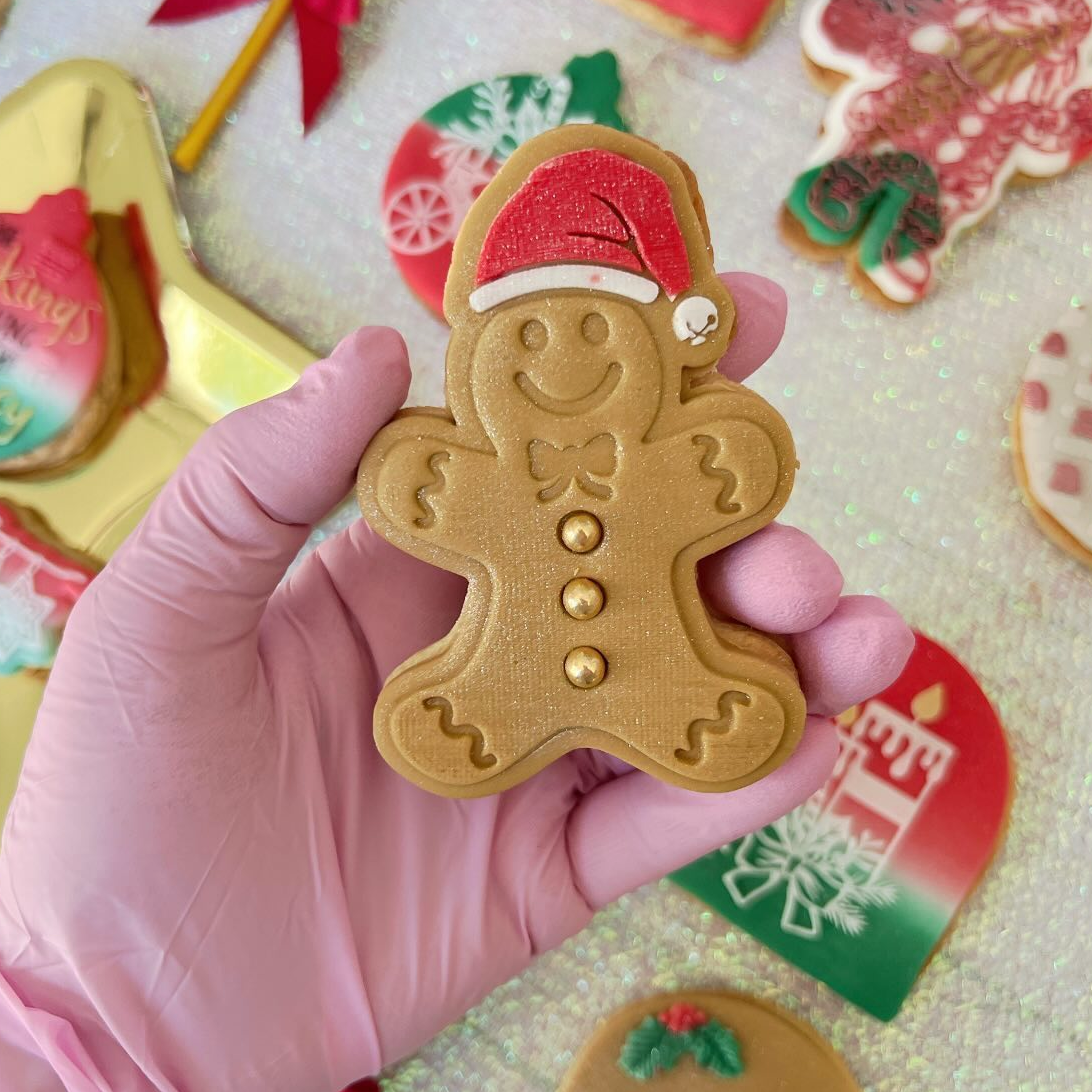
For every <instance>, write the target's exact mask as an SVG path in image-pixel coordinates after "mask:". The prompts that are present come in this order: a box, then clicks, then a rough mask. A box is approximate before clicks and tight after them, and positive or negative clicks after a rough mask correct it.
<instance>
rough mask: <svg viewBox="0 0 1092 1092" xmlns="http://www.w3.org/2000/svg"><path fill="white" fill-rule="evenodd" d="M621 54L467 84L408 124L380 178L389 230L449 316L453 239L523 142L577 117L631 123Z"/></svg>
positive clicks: (410, 271)
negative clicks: (621, 105)
mask: <svg viewBox="0 0 1092 1092" xmlns="http://www.w3.org/2000/svg"><path fill="white" fill-rule="evenodd" d="M621 92H622V83H621V80H620V78H619V76H618V60H617V58H616V57H615V56H614V54H613V53H610V52H608V51H604V52H602V53H596V54H595V55H594V56H591V57H573V59H572V60H571V61H569V63H568V64H567V65H565V67H564V68H563V69H562V70H561V72H560V73H558V74H557V75H553V76H538V75H518V76H500V77H498V78H497V79H493V80H485V81H483V82H481V83H476V84H472V85H471V86H470V87H464V88H463V89H462V90H460V91H456V92H455V93H454V94H452V95H448V96H447V98H445V99H443V100H442V101H440V102H438V103H437V104H436V105H435V106H433V107H432V108H431V109H429V110H428V111H426V112H425V114H424V115H423V116H422V117H421V119H420V120H419V121H416V122H414V124H413V125H411V126H410V128H409V129H408V130H407V131H406V133H405V135H404V136H403V137H402V140H401V142H400V143H399V145H398V147H397V148H396V149H395V152H394V156H393V157H392V159H391V164H390V167H389V168H388V170H387V177H386V180H385V182H384V184H383V230H384V235H385V237H386V240H387V246H388V248H389V249H390V252H391V256H392V257H393V258H394V261H395V264H397V266H398V269H399V271H400V272H401V274H402V276H403V278H404V279H405V281H406V284H408V285H409V287H410V288H411V289H412V290H413V292H414V294H415V295H416V296H417V297H418V298H419V299H420V300H421V301H422V302H423V303H425V304H426V305H427V306H428V307H429V308H430V309H431V310H432V311H434V312H435V313H436V315H437V316H438V317H440V318H443V312H444V281H445V280H446V279H447V271H448V267H449V266H450V265H451V253H452V247H453V246H454V243H455V236H456V235H457V234H458V232H459V227H460V225H461V224H462V222H463V219H464V217H465V216H466V214H467V211H468V210H469V209H470V206H471V204H473V202H474V199H475V198H476V197H477V196H478V194H480V193H481V192H482V190H483V189H484V188H485V186H486V184H487V183H488V182H489V180H490V179H491V178H492V177H493V176H494V175H495V174H496V173H497V170H498V169H499V168H500V165H501V164H502V163H503V162H504V161H505V160H506V159H507V158H508V156H509V155H511V154H512V152H513V151H514V150H515V148H516V147H517V146H518V145H520V144H521V143H523V141H525V140H528V139H530V138H531V137H533V136H537V135H538V134H539V133H543V132H545V131H546V130H547V129H553V128H554V127H556V126H558V125H566V124H569V123H572V122H596V123H598V124H600V125H609V126H611V127H612V128H615V129H625V127H626V126H625V122H623V120H622V117H621V115H620V114H619V113H618V98H619V96H620V94H621Z"/></svg>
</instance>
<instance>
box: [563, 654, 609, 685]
mask: <svg viewBox="0 0 1092 1092" xmlns="http://www.w3.org/2000/svg"><path fill="white" fill-rule="evenodd" d="M606 676H607V661H606V660H605V659H604V658H603V653H602V652H600V651H599V649H597V648H591V647H590V646H589V645H581V646H580V647H579V648H574V649H573V650H572V651H571V652H570V653H569V654H568V655H567V656H566V657H565V677H566V678H567V679H568V680H569V682H571V683H572V684H573V686H576V687H579V688H580V689H581V690H590V689H591V688H592V687H593V686H598V685H599V684H600V683H601V682H602V681H603V680H604V679H605V678H606Z"/></svg>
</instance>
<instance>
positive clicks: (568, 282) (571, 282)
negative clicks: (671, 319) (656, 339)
mask: <svg viewBox="0 0 1092 1092" xmlns="http://www.w3.org/2000/svg"><path fill="white" fill-rule="evenodd" d="M558 288H586V289H588V290H589V291H597V292H611V293H613V294H614V295H616V296H626V297H627V298H629V299H631V300H636V301H637V302H638V303H651V302H652V301H653V300H654V299H655V298H656V297H657V296H658V295H659V294H660V286H659V285H658V284H657V283H656V282H655V281H653V280H649V279H648V277H640V276H638V275H637V274H636V273H627V272H626V271H625V270H624V269H612V268H610V267H609V266H603V265H545V266H535V267H534V268H533V269H519V270H517V271H516V272H515V273H509V274H508V275H507V276H504V277H500V278H498V279H497V280H495V281H489V282H488V283H487V284H483V285H481V286H480V287H479V288H475V289H474V291H473V292H471V293H470V307H471V309H472V310H474V311H476V312H478V314H481V313H482V312H483V311H488V310H489V309H490V308H491V307H496V306H497V305H498V304H501V303H507V302H508V301H509V300H511V299H515V298H516V297H517V296H526V295H528V294H530V293H531V292H548V291H554V290H555V289H558Z"/></svg>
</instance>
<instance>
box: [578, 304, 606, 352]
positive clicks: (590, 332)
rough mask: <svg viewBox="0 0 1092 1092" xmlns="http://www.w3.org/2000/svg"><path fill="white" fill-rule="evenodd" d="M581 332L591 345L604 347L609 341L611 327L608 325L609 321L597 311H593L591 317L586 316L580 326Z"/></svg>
mask: <svg viewBox="0 0 1092 1092" xmlns="http://www.w3.org/2000/svg"><path fill="white" fill-rule="evenodd" d="M580 332H581V334H583V335H584V340H585V341H586V342H588V344H589V345H602V344H603V342H604V341H606V340H607V335H608V334H609V333H610V327H609V326H608V325H607V320H606V319H605V318H603V316H602V315H600V314H599V313H598V312H597V311H592V312H591V314H590V315H585V316H584V321H583V323H582V324H581V326H580Z"/></svg>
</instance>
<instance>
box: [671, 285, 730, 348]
mask: <svg viewBox="0 0 1092 1092" xmlns="http://www.w3.org/2000/svg"><path fill="white" fill-rule="evenodd" d="M719 325H720V315H718V314H717V308H716V304H714V303H713V301H712V300H710V299H706V297H705V296H687V297H686V299H684V300H681V301H680V302H679V304H678V306H677V307H676V308H675V313H674V314H673V315H672V316H671V328H672V329H673V330H674V331H675V336H676V337H677V338H678V339H679V340H680V341H689V342H690V344H691V345H704V344H705V339H706V337H707V336H708V335H709V334H711V333H712V332H713V331H714V330H715V329H716V328H717V327H718V326H719Z"/></svg>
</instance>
